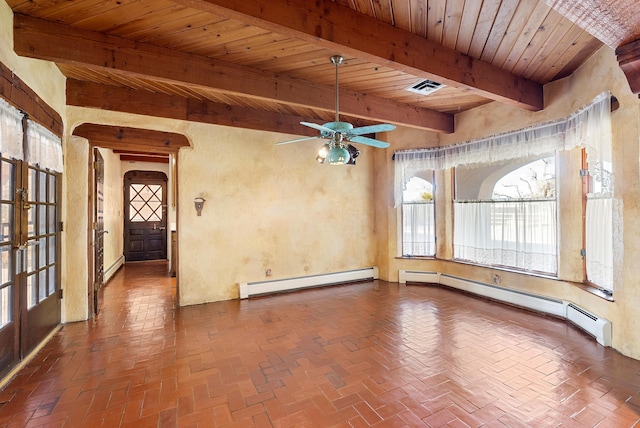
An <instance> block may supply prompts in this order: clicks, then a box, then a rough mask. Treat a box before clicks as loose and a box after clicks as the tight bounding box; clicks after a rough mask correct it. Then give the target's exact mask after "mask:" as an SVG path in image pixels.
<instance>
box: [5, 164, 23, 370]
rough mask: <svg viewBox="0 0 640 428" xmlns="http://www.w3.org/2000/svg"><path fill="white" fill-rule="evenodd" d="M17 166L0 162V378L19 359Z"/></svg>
mask: <svg viewBox="0 0 640 428" xmlns="http://www.w3.org/2000/svg"><path fill="white" fill-rule="evenodd" d="M17 170H18V166H17V162H16V161H13V160H9V159H2V160H1V161H0V184H1V186H0V214H1V216H2V220H1V221H2V223H0V262H1V263H2V266H1V270H0V374H3V373H5V372H7V371H8V370H9V369H10V368H11V367H12V366H13V365H15V364H16V363H17V362H18V360H19V359H20V306H19V300H20V299H19V292H18V285H17V282H16V279H17V278H16V262H17V261H16V256H17V254H18V253H20V252H21V250H19V249H18V246H19V244H18V241H19V236H18V235H19V232H20V229H19V227H18V223H17V222H16V209H17V201H16V195H17V193H16V189H18V188H19V186H18V185H17V183H16V180H17V178H18V177H17Z"/></svg>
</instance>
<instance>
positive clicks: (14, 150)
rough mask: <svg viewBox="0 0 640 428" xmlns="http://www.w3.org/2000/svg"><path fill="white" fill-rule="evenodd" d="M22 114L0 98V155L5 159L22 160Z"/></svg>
mask: <svg viewBox="0 0 640 428" xmlns="http://www.w3.org/2000/svg"><path fill="white" fill-rule="evenodd" d="M23 135H24V134H23V132H22V112H20V110H18V109H17V108H14V107H13V106H11V105H9V103H8V102H6V101H5V100H3V99H2V98H0V153H2V155H3V156H5V157H7V158H13V159H19V160H23V159H24V150H23V149H22V140H23Z"/></svg>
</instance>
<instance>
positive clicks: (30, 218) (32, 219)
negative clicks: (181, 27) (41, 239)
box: [27, 206, 36, 236]
mask: <svg viewBox="0 0 640 428" xmlns="http://www.w3.org/2000/svg"><path fill="white" fill-rule="evenodd" d="M31 208H32V209H29V210H27V223H28V228H27V235H28V236H34V235H35V234H36V209H35V208H34V207H33V206H32V207H31Z"/></svg>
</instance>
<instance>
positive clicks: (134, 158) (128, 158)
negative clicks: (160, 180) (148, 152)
mask: <svg viewBox="0 0 640 428" xmlns="http://www.w3.org/2000/svg"><path fill="white" fill-rule="evenodd" d="M120 160H121V161H122V162H152V163H169V157H168V156H163V157H159V156H145V155H120Z"/></svg>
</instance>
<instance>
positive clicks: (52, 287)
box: [47, 265, 56, 296]
mask: <svg viewBox="0 0 640 428" xmlns="http://www.w3.org/2000/svg"><path fill="white" fill-rule="evenodd" d="M48 271H49V290H48V293H47V294H48V295H49V296H50V295H52V294H53V293H54V292H55V291H56V266H55V265H53V266H50V267H49V269H48Z"/></svg>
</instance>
